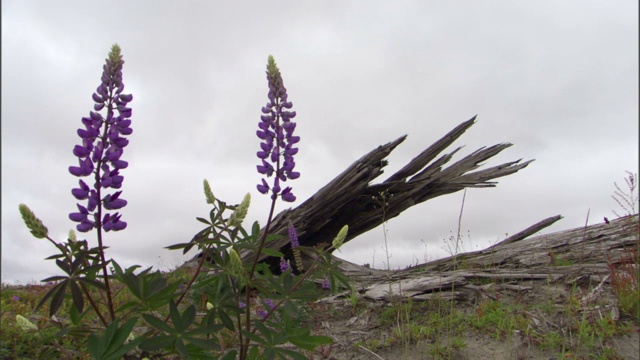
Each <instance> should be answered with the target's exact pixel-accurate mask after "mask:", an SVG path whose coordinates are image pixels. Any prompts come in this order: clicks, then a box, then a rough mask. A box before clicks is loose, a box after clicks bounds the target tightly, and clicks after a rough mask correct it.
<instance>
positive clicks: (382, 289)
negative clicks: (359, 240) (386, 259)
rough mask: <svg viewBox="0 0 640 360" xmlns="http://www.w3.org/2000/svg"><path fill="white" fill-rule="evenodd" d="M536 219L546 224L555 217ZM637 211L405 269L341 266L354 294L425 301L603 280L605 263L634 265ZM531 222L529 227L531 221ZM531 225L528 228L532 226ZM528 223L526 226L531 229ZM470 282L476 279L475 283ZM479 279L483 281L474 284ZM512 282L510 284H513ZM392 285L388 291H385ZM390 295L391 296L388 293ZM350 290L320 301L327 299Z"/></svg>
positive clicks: (606, 270) (638, 239)
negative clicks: (540, 284)
mask: <svg viewBox="0 0 640 360" xmlns="http://www.w3.org/2000/svg"><path fill="white" fill-rule="evenodd" d="M559 218H560V217H559V216H555V217H553V218H549V219H546V220H544V221H542V222H540V223H538V224H536V225H537V229H538V230H540V226H539V224H547V226H548V225H550V224H551V223H552V222H553V221H552V220H554V219H555V221H557V220H558V219H559ZM639 224H640V219H639V218H638V215H634V216H627V217H624V218H621V219H617V220H614V221H611V223H610V224H606V223H603V224H597V225H591V226H588V227H579V228H575V229H571V230H564V231H559V232H556V233H551V234H546V235H540V236H536V237H531V238H526V239H525V238H520V239H518V240H515V241H508V240H509V239H507V240H505V241H503V242H501V243H499V244H496V245H494V246H491V247H489V248H487V249H485V250H481V251H475V252H470V253H464V254H460V255H457V256H452V257H448V258H444V259H439V260H436V261H432V262H429V263H425V264H421V265H418V266H415V267H411V268H408V269H405V270H398V271H392V272H390V273H387V272H386V271H381V270H374V269H366V268H364V267H360V266H358V265H355V264H352V263H349V262H344V263H343V268H344V269H345V270H346V272H347V274H349V275H350V277H351V278H352V279H353V280H354V281H355V283H356V287H357V289H358V290H359V293H360V294H361V295H362V296H363V297H364V298H367V299H370V300H385V301H390V300H393V299H397V298H398V297H401V298H412V299H414V300H426V299H429V298H431V297H433V296H435V295H438V296H441V297H443V298H455V299H457V300H472V301H473V300H474V299H475V297H477V296H487V293H486V291H485V290H487V289H488V288H489V287H493V290H495V289H496V287H499V288H501V289H503V290H504V289H506V290H512V291H528V290H531V286H530V284H532V282H531V281H535V280H540V281H543V282H556V281H563V282H565V283H567V284H573V283H580V282H584V281H587V282H591V284H592V285H593V286H596V285H598V284H599V283H600V286H601V285H602V283H604V282H606V281H608V279H609V278H608V276H609V274H610V271H611V270H610V266H612V265H614V266H619V265H622V266H637V265H634V263H635V261H637V258H635V256H634V258H629V256H630V255H633V254H634V251H636V253H635V254H637V251H638V247H639V246H640V233H639V232H640V228H639V226H640V225H639ZM536 225H534V226H536ZM531 228H533V227H531ZM531 228H529V229H531ZM474 283H475V284H474ZM478 283H481V284H485V285H478ZM514 283H515V284H514ZM390 289H391V291H389V290H390ZM389 294H391V296H390V295H389ZM346 296H349V294H347V293H345V294H339V295H336V296H333V297H330V298H327V299H324V300H323V301H327V302H331V301H334V300H337V299H340V298H342V297H346Z"/></svg>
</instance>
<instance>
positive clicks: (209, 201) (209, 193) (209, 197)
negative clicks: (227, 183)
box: [203, 179, 216, 205]
mask: <svg viewBox="0 0 640 360" xmlns="http://www.w3.org/2000/svg"><path fill="white" fill-rule="evenodd" d="M203 184H204V196H205V198H206V199H207V204H211V205H213V204H215V202H216V197H215V196H213V192H212V191H211V186H209V181H207V179H204V181H203Z"/></svg>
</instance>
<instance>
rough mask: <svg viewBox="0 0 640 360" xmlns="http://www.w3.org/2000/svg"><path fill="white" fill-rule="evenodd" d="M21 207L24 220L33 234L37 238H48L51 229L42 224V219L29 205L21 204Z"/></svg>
mask: <svg viewBox="0 0 640 360" xmlns="http://www.w3.org/2000/svg"><path fill="white" fill-rule="evenodd" d="M19 208H20V215H22V220H24V223H25V224H26V225H27V227H28V228H29V230H31V234H33V236H35V237H36V238H37V239H44V238H46V237H47V235H49V229H47V227H46V226H44V225H43V224H42V221H40V219H38V218H37V217H36V215H35V214H34V213H33V212H32V211H31V210H30V209H29V207H28V206H27V205H25V204H20V206H19Z"/></svg>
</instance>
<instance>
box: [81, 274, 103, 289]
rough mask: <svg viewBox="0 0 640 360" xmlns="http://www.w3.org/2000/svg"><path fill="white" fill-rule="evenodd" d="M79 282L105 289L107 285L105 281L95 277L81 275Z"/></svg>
mask: <svg viewBox="0 0 640 360" xmlns="http://www.w3.org/2000/svg"><path fill="white" fill-rule="evenodd" d="M77 280H78V281H79V282H81V283H83V284H85V285H88V286H92V287H94V288H97V289H100V290H105V289H106V286H105V285H104V283H102V282H100V281H98V280H95V279H90V278H86V277H81V278H78V279H77Z"/></svg>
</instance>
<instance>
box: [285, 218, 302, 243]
mask: <svg viewBox="0 0 640 360" xmlns="http://www.w3.org/2000/svg"><path fill="white" fill-rule="evenodd" d="M288 230H289V241H290V242H291V247H292V248H297V247H298V246H300V241H299V240H298V231H297V230H296V228H295V226H293V223H292V222H291V221H289V229H288Z"/></svg>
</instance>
